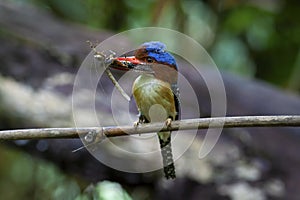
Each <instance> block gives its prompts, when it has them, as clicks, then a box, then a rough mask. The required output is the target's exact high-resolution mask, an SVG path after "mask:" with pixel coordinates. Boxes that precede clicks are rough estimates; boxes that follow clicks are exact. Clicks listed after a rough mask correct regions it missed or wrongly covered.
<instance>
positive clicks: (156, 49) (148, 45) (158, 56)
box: [142, 41, 177, 68]
mask: <svg viewBox="0 0 300 200" xmlns="http://www.w3.org/2000/svg"><path fill="white" fill-rule="evenodd" d="M142 46H143V47H145V49H146V51H147V52H148V55H149V56H150V57H152V58H154V59H155V60H156V61H157V62H160V63H166V64H168V65H172V66H175V67H176V68H177V65H176V61H175V58H174V57H173V56H172V55H171V54H170V53H168V52H167V51H166V45H165V44H164V43H162V42H158V41H151V42H145V43H144V44H142Z"/></svg>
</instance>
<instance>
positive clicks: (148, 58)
mask: <svg viewBox="0 0 300 200" xmlns="http://www.w3.org/2000/svg"><path fill="white" fill-rule="evenodd" d="M146 61H147V62H148V63H153V62H154V59H153V58H151V57H147V58H146Z"/></svg>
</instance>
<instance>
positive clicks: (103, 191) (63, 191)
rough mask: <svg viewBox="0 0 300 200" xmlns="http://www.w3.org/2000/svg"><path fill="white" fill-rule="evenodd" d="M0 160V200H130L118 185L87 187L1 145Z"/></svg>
mask: <svg viewBox="0 0 300 200" xmlns="http://www.w3.org/2000/svg"><path fill="white" fill-rule="evenodd" d="M0 160H1V164H0V199H5V200H10V199H22V200H27V199H28V200H33V199H43V200H48V199H49V200H50V199H51V200H74V199H76V200H92V199H93V200H111V199H115V200H131V197H130V196H129V195H128V194H127V192H126V191H125V190H124V189H123V188H122V187H121V186H120V185H119V184H118V183H113V182H108V181H103V182H99V183H97V184H96V185H95V186H93V185H89V186H87V184H86V183H85V182H84V181H82V180H78V179H77V180H75V179H74V178H72V177H70V176H67V175H65V174H64V173H63V172H61V171H60V170H59V169H58V168H57V167H56V166H54V165H53V164H51V163H49V162H46V161H43V160H40V159H37V158H33V157H32V156H31V155H29V154H26V153H23V152H21V151H18V150H13V149H10V148H7V147H5V146H1V145H0ZM79 184H80V185H79ZM80 186H81V187H86V189H84V188H81V187H80ZM82 190H83V192H81V191H82Z"/></svg>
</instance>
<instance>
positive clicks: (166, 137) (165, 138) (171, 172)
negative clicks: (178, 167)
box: [158, 132, 176, 179]
mask: <svg viewBox="0 0 300 200" xmlns="http://www.w3.org/2000/svg"><path fill="white" fill-rule="evenodd" d="M158 139H159V144H160V149H161V155H162V159H163V165H164V173H165V177H166V178H167V179H174V178H176V174H175V166H174V161H173V154H172V147H171V132H159V133H158Z"/></svg>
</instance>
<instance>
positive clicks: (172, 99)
mask: <svg viewBox="0 0 300 200" xmlns="http://www.w3.org/2000/svg"><path fill="white" fill-rule="evenodd" d="M110 67H112V68H115V69H120V70H134V71H138V72H141V75H140V76H138V77H137V79H136V80H135V81H134V83H133V87H132V94H133V97H134V99H135V102H136V104H137V108H138V111H139V120H138V121H137V123H136V125H138V124H139V123H150V122H163V121H165V123H166V125H167V126H171V122H172V120H177V119H178V116H179V107H180V103H179V89H178V86H177V80H178V69H177V64H176V61H175V58H174V57H173V56H172V55H171V54H170V53H169V52H167V51H166V45H165V44H163V43H161V42H158V41H151V42H146V43H143V44H142V45H141V46H140V47H139V48H138V49H137V50H135V53H134V56H130V57H118V58H116V59H115V60H114V61H113V62H112V64H110ZM161 110H163V111H161ZM157 135H158V139H159V143H160V148H161V155H162V160H163V166H164V174H165V177H166V178H167V179H174V178H175V177H176V175H175V166H174V161H173V155H172V148H171V131H165V132H162V131H161V132H158V133H157Z"/></svg>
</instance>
